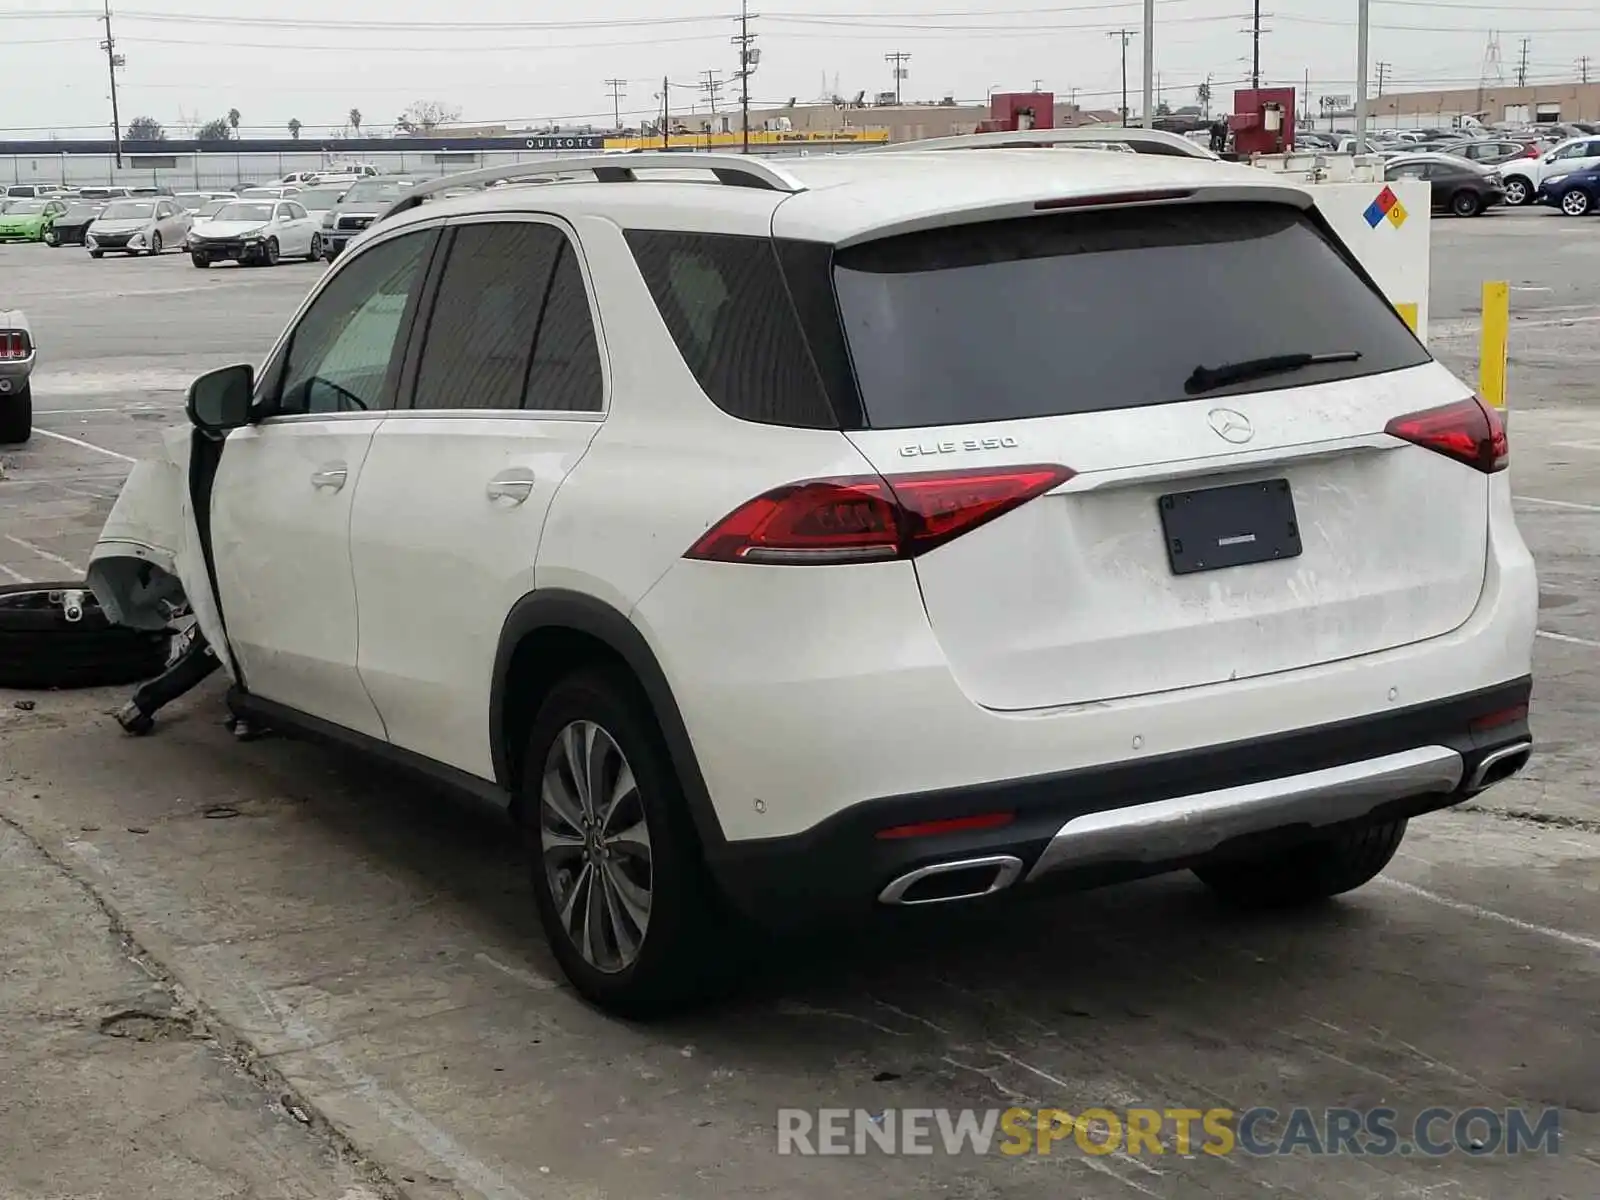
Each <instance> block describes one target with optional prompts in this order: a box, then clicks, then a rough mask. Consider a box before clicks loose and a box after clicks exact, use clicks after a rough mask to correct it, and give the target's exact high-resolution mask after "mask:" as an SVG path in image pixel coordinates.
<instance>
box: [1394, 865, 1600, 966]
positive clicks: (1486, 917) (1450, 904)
mask: <svg viewBox="0 0 1600 1200" xmlns="http://www.w3.org/2000/svg"><path fill="white" fill-rule="evenodd" d="M1374 882H1376V883H1381V884H1382V885H1383V886H1384V887H1387V888H1392V889H1393V890H1395V891H1397V892H1404V893H1405V894H1406V895H1408V896H1415V897H1417V898H1418V899H1419V900H1427V901H1429V902H1430V903H1433V904H1437V905H1439V906H1440V907H1442V908H1448V909H1451V910H1452V911H1454V912H1458V913H1463V914H1465V915H1466V916H1469V917H1477V918H1478V919H1479V920H1480V921H1494V922H1497V923H1498V924H1501V925H1509V926H1510V927H1511V928H1512V929H1518V930H1521V931H1522V932H1523V933H1535V934H1538V935H1539V936H1540V937H1543V938H1548V939H1549V940H1551V941H1553V942H1564V943H1565V944H1567V945H1569V946H1577V947H1579V948H1581V949H1584V950H1590V951H1593V952H1596V953H1600V938H1592V937H1584V936H1583V935H1582V934H1581V933H1570V932H1568V931H1567V930H1565V929H1553V928H1551V927H1550V926H1549V925H1537V924H1535V923H1534V922H1532V921H1524V920H1523V919H1522V918H1521V917H1513V916H1510V915H1508V914H1506V913H1503V912H1496V911H1495V910H1494V909H1492V908H1484V907H1482V906H1481V905H1477V904H1468V903H1467V902H1466V901H1465V900H1452V899H1450V897H1449V896H1441V895H1439V894H1438V893H1437V892H1430V891H1428V889H1427V888H1420V887H1418V886H1417V885H1416V884H1414V883H1404V882H1402V881H1401V880H1398V879H1390V878H1389V877H1388V876H1387V875H1380V876H1378V878H1377V879H1376V880H1375V881H1374Z"/></svg>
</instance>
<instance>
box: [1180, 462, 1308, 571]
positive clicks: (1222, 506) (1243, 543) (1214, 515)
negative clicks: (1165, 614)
mask: <svg viewBox="0 0 1600 1200" xmlns="http://www.w3.org/2000/svg"><path fill="white" fill-rule="evenodd" d="M1157 509H1158V510H1159V511H1160V513H1161V531H1162V533H1163V534H1164V535H1165V537H1166V543H1167V560H1168V562H1170V563H1171V565H1172V573H1173V574H1174V575H1193V574H1196V573H1198V572H1201V571H1220V570H1223V569H1225V568H1227V567H1243V566H1249V565H1250V564H1252V563H1262V562H1275V561H1277V560H1280V559H1286V558H1297V557H1299V555H1300V552H1301V545H1300V523H1299V521H1298V520H1297V518H1296V516H1295V510H1294V493H1293V492H1292V491H1291V490H1290V488H1289V481H1288V480H1287V479H1264V480H1261V481H1259V482H1256V483H1236V484H1231V485H1229V486H1227V487H1215V488H1202V489H1200V490H1198V491H1193V492H1171V493H1169V494H1167V495H1165V496H1162V497H1161V498H1160V500H1159V501H1157Z"/></svg>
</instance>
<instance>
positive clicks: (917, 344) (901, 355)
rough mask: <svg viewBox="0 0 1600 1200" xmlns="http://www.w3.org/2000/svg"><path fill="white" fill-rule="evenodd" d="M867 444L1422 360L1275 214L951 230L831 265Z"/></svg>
mask: <svg viewBox="0 0 1600 1200" xmlns="http://www.w3.org/2000/svg"><path fill="white" fill-rule="evenodd" d="M834 286H835V289H836V291H837V294H838V301H839V310H840V313H841V315H842V318H843V321H844V327H845V336H846V338H847V340H848V342H849V346H850V352H851V358H852V361H853V362H854V365H855V371H856V377H857V380H858V383H859V385H860V392H861V402H862V405H863V407H864V410H865V416H866V422H867V424H868V425H870V426H872V427H875V428H886V429H903V428H910V427H915V426H923V425H948V424H960V423H965V422H971V421H1004V420H1013V419H1017V418H1023V417H1041V416H1056V415H1062V414H1068V413H1080V412H1093V411H1099V410H1105V409H1119V408H1137V407H1140V406H1143V405H1150V404H1164V403H1168V402H1172V401H1181V400H1190V399H1194V398H1195V396H1194V395H1192V394H1190V393H1188V392H1186V390H1185V382H1186V381H1187V380H1188V379H1189V377H1190V376H1191V375H1192V374H1193V372H1194V370H1195V368H1196V367H1198V366H1206V367H1216V366H1220V365H1222V364H1226V363H1236V362H1241V361H1245V360H1250V359H1257V358H1265V357H1271V356H1276V355H1285V354H1297V353H1302V352H1305V353H1312V354H1323V353H1335V352H1346V351H1358V352H1359V353H1360V358H1359V359H1357V360H1356V361H1353V362H1338V363H1328V364H1321V365H1317V366H1312V367H1307V368H1304V369H1302V370H1299V371H1294V372H1291V373H1285V374H1278V375H1269V376H1266V377H1264V378H1254V379H1250V380H1248V381H1245V382H1241V383H1236V384H1233V385H1231V386H1228V387H1221V388H1216V389H1214V390H1209V391H1206V392H1205V393H1204V396H1205V397H1206V398H1208V399H1209V398H1212V397H1219V396H1226V395H1237V394H1239V393H1241V392H1260V391H1266V390H1270V389H1278V388H1285V387H1299V386H1303V385H1305V384H1312V383H1321V382H1326V381H1329V380H1334V379H1348V378H1352V377H1356V376H1364V375H1374V374H1378V373H1380V372H1386V371H1394V370H1399V369H1401V368H1404V367H1412V366H1417V365H1419V364H1421V363H1425V362H1428V361H1430V359H1429V355H1428V353H1427V351H1426V350H1424V349H1423V348H1422V345H1421V344H1420V343H1419V342H1418V341H1417V340H1416V338H1415V337H1414V336H1413V335H1412V334H1411V332H1410V330H1409V329H1408V328H1407V327H1406V325H1405V323H1404V322H1403V321H1402V320H1401V319H1400V317H1399V316H1398V315H1397V314H1396V313H1395V311H1394V309H1393V308H1392V307H1391V306H1390V305H1389V304H1388V302H1387V301H1385V300H1384V298H1383V297H1382V295H1381V294H1380V293H1378V292H1377V291H1376V290H1375V289H1374V288H1372V287H1371V286H1369V285H1368V283H1367V282H1366V281H1365V280H1364V279H1363V278H1362V277H1361V276H1360V275H1358V274H1357V273H1356V271H1355V270H1353V269H1352V267H1351V266H1350V265H1349V263H1348V261H1347V260H1346V258H1345V256H1344V254H1343V252H1342V251H1341V250H1340V249H1338V248H1337V247H1336V246H1335V245H1334V244H1333V243H1331V242H1330V241H1329V240H1328V239H1327V238H1326V237H1324V236H1323V234H1322V233H1321V232H1320V231H1319V229H1318V227H1317V226H1316V225H1315V224H1314V223H1313V221H1312V219H1311V218H1310V217H1309V216H1307V215H1306V214H1304V213H1302V212H1300V211H1299V210H1297V209H1294V208H1292V207H1289V206H1287V205H1279V204H1204V205H1186V206H1182V207H1176V206H1175V207H1162V208H1144V209H1118V210H1110V211H1106V212H1098V213H1087V212H1082V213H1071V214H1062V215H1060V216H1050V217H1034V218H1027V219H1023V220H1012V221H997V222H987V223H983V224H976V225H964V226H953V227H946V228H942V229H937V230H931V231H928V232H924V233H915V234H907V235H903V236H900V237H894V238H886V239H884V240H882V241H877V242H868V243H866V244H864V245H860V246H855V247H850V248H846V249H844V250H841V251H840V252H839V253H838V254H837V255H836V256H835V258H834Z"/></svg>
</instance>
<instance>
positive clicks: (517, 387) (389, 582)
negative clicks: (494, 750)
mask: <svg viewBox="0 0 1600 1200" xmlns="http://www.w3.org/2000/svg"><path fill="white" fill-rule="evenodd" d="M447 236H448V238H449V239H450V240H449V243H448V246H447V248H446V249H445V250H444V252H443V254H442V256H441V257H442V261H443V266H442V269H441V270H440V271H439V273H438V276H437V282H436V284H435V289H434V291H433V297H432V303H431V311H430V312H429V313H428V315H427V317H426V321H425V324H423V325H422V326H419V328H420V329H421V330H422V331H423V332H422V333H421V335H420V336H419V337H417V338H415V339H414V347H413V351H412V353H411V355H410V356H409V358H408V362H407V366H406V373H405V376H404V381H403V383H402V388H403V390H404V391H405V392H407V393H409V395H410V407H409V409H404V410H402V411H397V412H395V413H393V414H391V415H390V417H389V419H388V420H386V421H385V422H384V423H383V425H382V427H381V428H380V429H379V430H378V433H377V436H376V437H374V439H373V441H372V447H371V450H370V451H369V452H368V455H367V460H366V466H365V468H364V469H363V471H362V474H361V483H360V487H359V488H358V490H357V493H356V500H355V510H354V513H353V515H352V519H351V534H350V536H351V557H352V562H353V566H354V574H355V585H356V598H357V607H358V611H359V616H360V629H361V635H360V649H359V655H358V663H359V666H360V671H361V677H362V680H363V682H364V683H365V684H366V687H367V690H368V692H369V693H370V694H371V696H372V699H373V701H374V703H375V704H376V705H377V706H378V711H379V712H380V713H381V714H382V715H383V721H384V725H385V727H386V729H387V730H388V734H389V739H390V740H391V741H392V742H393V743H394V744H396V745H398V746H401V747H403V748H405V749H407V750H411V751H413V752H415V753H418V754H422V755H426V756H427V757H429V758H432V759H434V760H436V761H438V762H441V763H445V764H448V765H449V766H453V767H456V768H459V769H460V770H462V771H466V772H469V773H471V774H474V775H478V776H480V777H482V778H484V779H492V778H493V777H494V769H493V763H492V760H491V757H490V750H489V692H490V684H491V679H492V675H493V668H494V659H495V652H496V649H497V647H498V643H499V636H500V627H501V624H502V623H503V622H504V620H505V616H506V613H507V612H508V611H509V610H510V608H511V606H512V605H513V604H514V603H515V602H516V601H517V600H518V599H520V598H521V597H522V596H524V595H525V594H527V593H528V592H530V591H532V590H533V586H534V578H533V570H534V559H535V556H536V554H537V552H538V548H539V539H540V536H541V534H542V532H543V528H544V521H545V515H546V513H547V512H548V511H549V508H550V502H551V500H552V499H553V498H554V496H555V493H556V489H557V488H558V487H560V486H561V483H562V481H563V480H564V479H565V478H566V477H567V474H568V473H569V472H570V471H571V470H572V468H573V467H574V465H576V463H577V462H578V460H579V459H580V458H581V457H582V456H583V454H584V452H585V451H586V450H587V449H588V446H589V443H590V441H592V440H593V438H594V435H595V433H596V432H597V431H598V430H599V428H600V421H601V419H602V415H603V413H604V411H605V404H606V394H607V390H606V383H605V378H606V372H605V370H604V366H603V364H604V353H603V342H602V340H601V338H600V336H599V334H598V332H597V327H596V321H595V316H594V312H595V310H594V306H593V305H592V304H591V301H590V295H589V287H588V285H587V282H586V269H585V267H584V263H583V256H582V254H581V252H580V250H579V247H578V245H577V242H576V240H575V238H574V236H573V235H572V233H571V231H570V230H568V229H567V228H566V227H565V226H563V225H560V224H558V223H556V222H554V221H552V220H548V219H543V218H537V217H531V216H521V215H510V214H495V215H494V216H493V217H492V218H489V219H479V218H468V219H463V220H461V221H460V222H458V223H456V224H454V225H453V226H452V228H451V231H450V233H449V234H448V235H447Z"/></svg>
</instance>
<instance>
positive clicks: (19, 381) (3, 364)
mask: <svg viewBox="0 0 1600 1200" xmlns="http://www.w3.org/2000/svg"><path fill="white" fill-rule="evenodd" d="M38 361H39V348H38V347H37V346H36V345H35V344H34V341H33V327H32V326H31V325H30V324H29V323H28V317H27V314H25V313H24V312H23V311H22V310H21V309H18V308H7V307H6V306H5V304H4V303H0V446H12V445H17V444H18V443H21V442H25V441H27V440H28V438H29V437H31V436H32V435H33V389H32V387H31V386H30V384H29V380H30V379H31V377H32V375H33V368H34V364H36V363H37V362H38Z"/></svg>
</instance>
